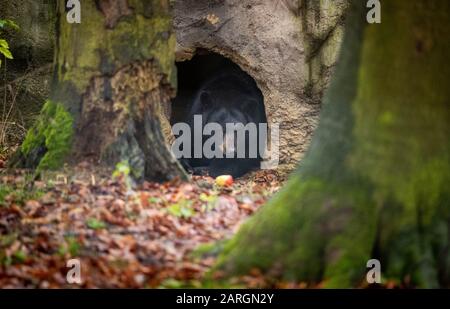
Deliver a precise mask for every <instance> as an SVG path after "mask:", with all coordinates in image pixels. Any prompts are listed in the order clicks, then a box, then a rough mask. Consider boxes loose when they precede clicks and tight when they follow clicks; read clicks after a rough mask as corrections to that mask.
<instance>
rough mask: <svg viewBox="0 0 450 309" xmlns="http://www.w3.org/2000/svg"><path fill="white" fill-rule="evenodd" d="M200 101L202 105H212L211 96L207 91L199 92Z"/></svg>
mask: <svg viewBox="0 0 450 309" xmlns="http://www.w3.org/2000/svg"><path fill="white" fill-rule="evenodd" d="M200 102H201V103H202V107H209V106H211V105H212V98H211V95H210V93H209V92H206V91H203V92H202V93H201V94H200Z"/></svg>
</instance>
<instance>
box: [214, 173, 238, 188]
mask: <svg viewBox="0 0 450 309" xmlns="http://www.w3.org/2000/svg"><path fill="white" fill-rule="evenodd" d="M233 182H234V180H233V176H231V175H221V176H218V177H217V178H216V185H218V186H220V187H228V186H231V185H232V184H233Z"/></svg>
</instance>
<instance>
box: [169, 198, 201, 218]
mask: <svg viewBox="0 0 450 309" xmlns="http://www.w3.org/2000/svg"><path fill="white" fill-rule="evenodd" d="M167 211H168V213H169V214H171V215H172V216H175V217H178V218H185V219H186V218H190V217H192V216H193V215H194V214H195V211H194V209H192V201H189V200H185V199H182V200H180V201H178V202H177V203H175V204H173V205H171V206H169V207H167Z"/></svg>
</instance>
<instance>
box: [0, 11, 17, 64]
mask: <svg viewBox="0 0 450 309" xmlns="http://www.w3.org/2000/svg"><path fill="white" fill-rule="evenodd" d="M6 28H11V29H14V30H18V29H19V26H18V25H17V24H16V23H15V22H13V21H12V20H9V19H0V29H6ZM0 54H2V55H3V56H4V57H5V58H7V59H13V55H12V53H11V51H10V49H9V44H8V42H7V41H6V40H5V39H2V38H0ZM1 65H2V59H0V67H1Z"/></svg>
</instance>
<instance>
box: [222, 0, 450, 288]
mask: <svg viewBox="0 0 450 309" xmlns="http://www.w3.org/2000/svg"><path fill="white" fill-rule="evenodd" d="M365 3H366V1H360V0H355V1H353V3H352V6H351V8H350V9H349V17H348V21H347V28H346V34H345V39H344V43H343V50H342V52H341V57H340V61H339V64H338V67H337V70H336V73H335V76H334V78H333V81H332V84H331V86H330V89H329V90H328V92H327V95H326V98H325V99H324V106H323V110H322V115H321V120H320V125H319V128H318V129H317V131H316V133H315V136H314V139H313V142H312V145H311V148H310V149H309V151H308V153H307V156H306V158H305V159H304V160H303V161H302V163H301V164H300V167H299V169H298V171H297V172H296V173H295V174H294V175H292V178H291V179H290V181H289V183H288V184H287V185H286V187H285V188H284V189H283V190H282V191H281V192H279V193H278V194H277V195H276V196H275V198H273V199H272V200H271V201H270V202H269V203H268V204H267V205H265V206H264V208H263V209H262V210H261V211H260V212H259V213H258V214H257V215H255V217H253V218H252V219H251V220H250V221H249V222H248V223H246V224H245V225H244V226H243V227H242V229H241V230H240V231H239V233H238V234H237V236H235V237H234V238H233V239H232V240H231V241H230V242H229V243H228V244H227V246H226V248H225V250H224V253H223V254H222V256H221V258H220V259H219V264H218V265H219V267H221V268H223V269H225V270H228V271H229V273H231V274H237V273H245V272H248V271H249V270H250V269H251V268H254V267H257V268H260V269H262V270H265V271H269V270H271V271H272V273H275V274H279V275H281V276H283V277H284V278H285V279H293V280H307V281H309V282H324V283H325V286H328V287H347V286H354V285H358V284H359V283H361V282H362V280H363V278H364V275H365V273H366V271H367V268H366V263H367V261H368V260H369V259H372V258H377V259H379V260H380V262H381V267H382V276H383V278H385V279H393V280H397V282H400V281H407V282H410V283H412V284H414V285H417V286H420V287H437V286H445V285H447V286H448V284H449V282H450V254H449V248H450V224H449V223H450V212H449V204H448V202H449V200H450V199H449V198H450V190H449V186H448V184H449V183H450V172H449V171H450V166H449V165H450V163H449V162H450V158H449V155H450V147H449V139H448V137H449V133H450V130H449V129H450V128H449V126H450V117H449V97H450V87H448V76H449V75H450V72H449V71H450V68H449V66H448V65H447V58H448V55H449V54H450V45H449V44H448V40H447V37H448V33H449V31H450V24H449V23H448V20H449V18H450V16H449V15H450V2H449V1H440V0H416V1H408V0H385V1H382V4H381V5H382V14H381V16H382V22H381V24H373V25H369V24H367V22H366V14H367V11H368V9H366V8H365Z"/></svg>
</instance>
